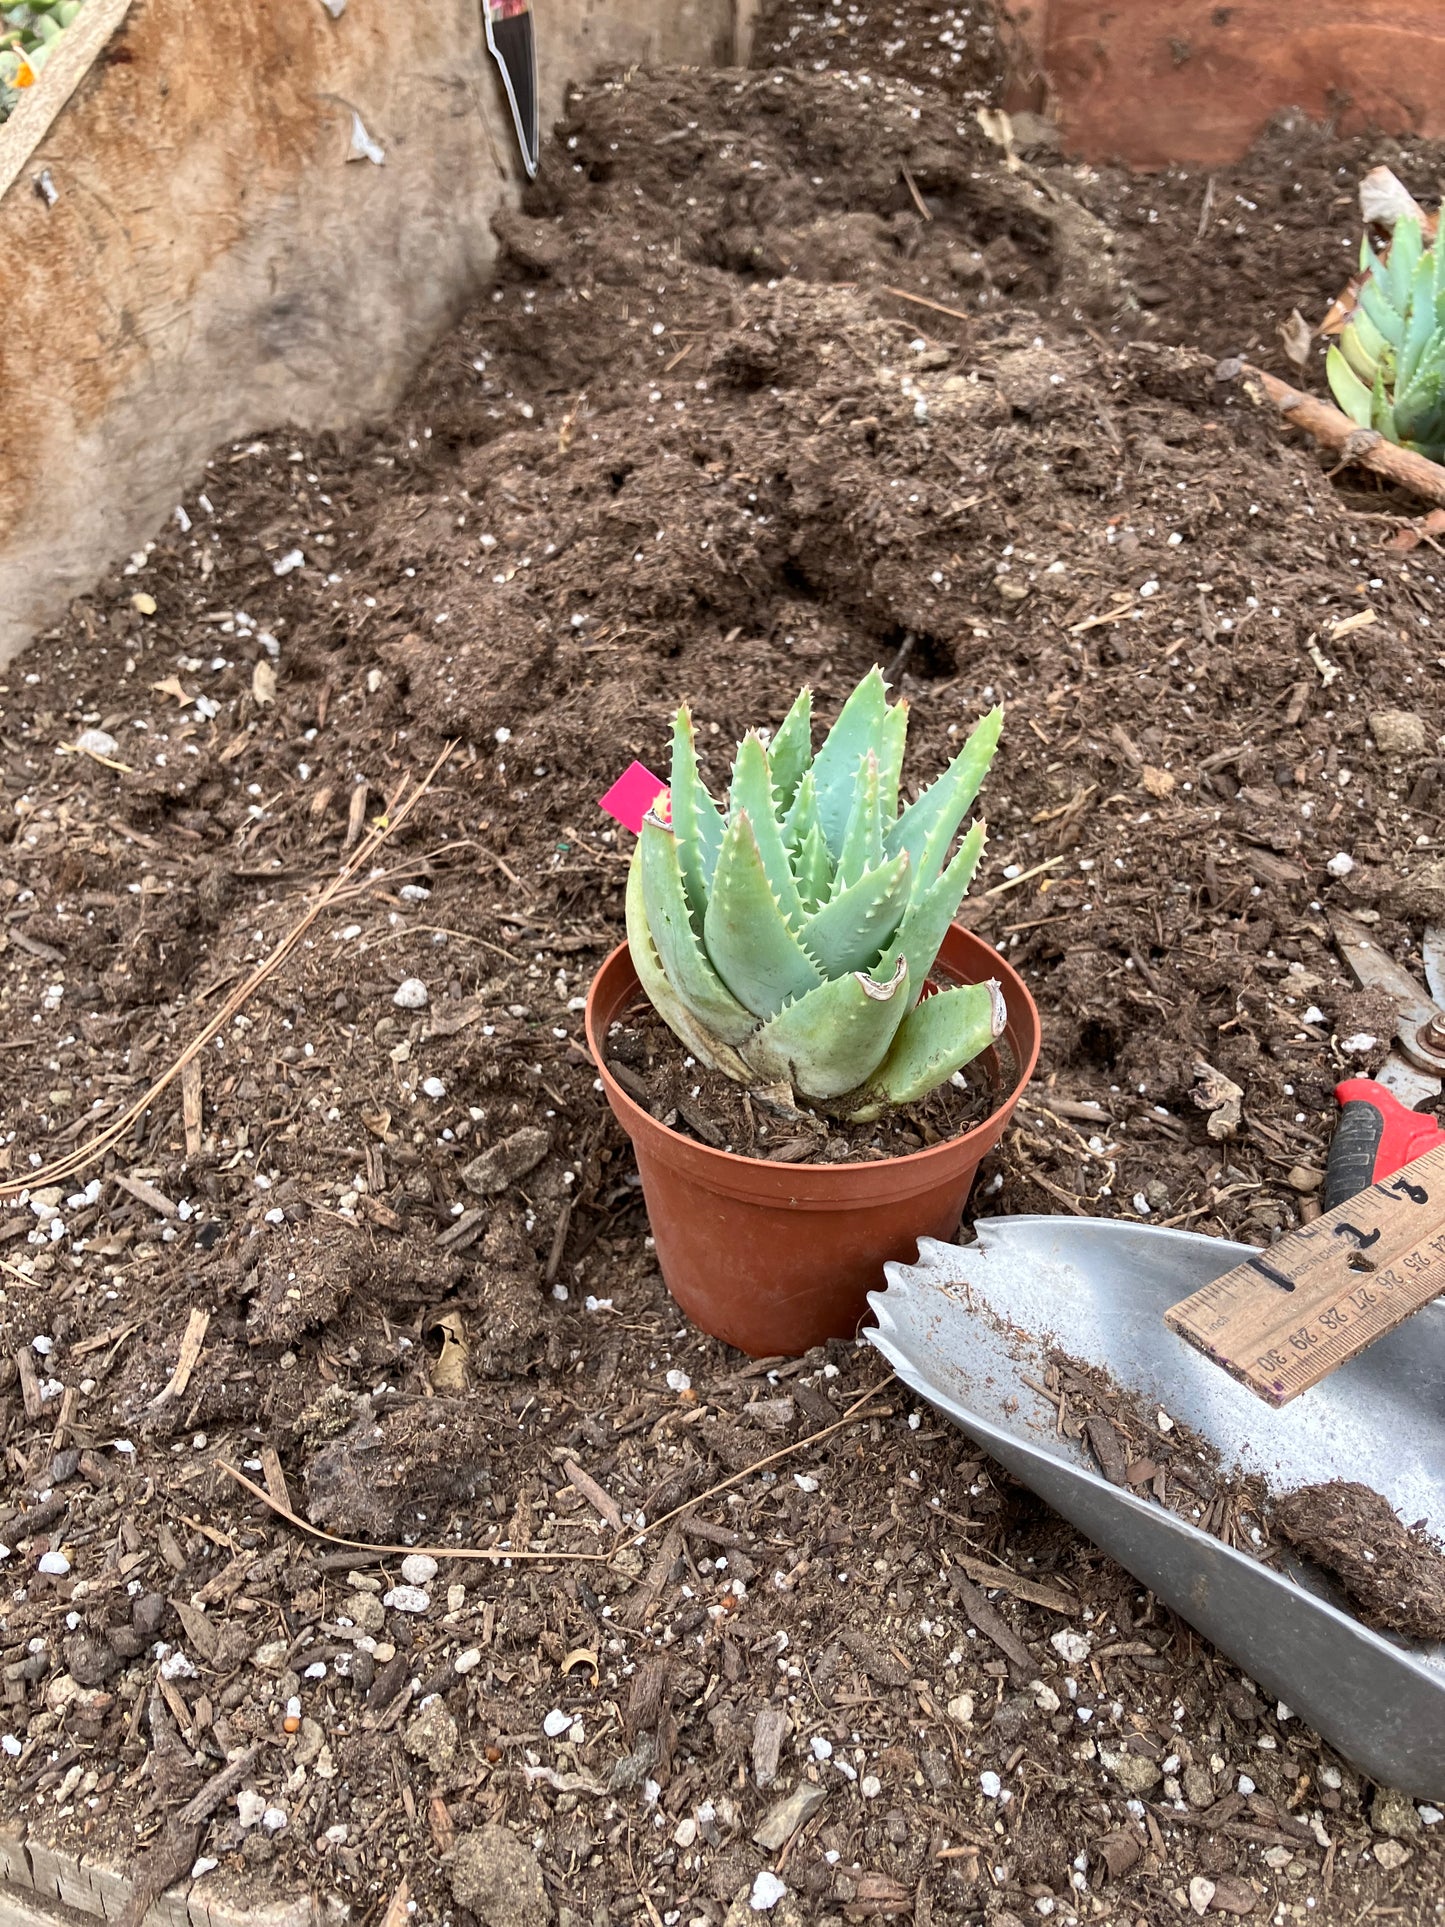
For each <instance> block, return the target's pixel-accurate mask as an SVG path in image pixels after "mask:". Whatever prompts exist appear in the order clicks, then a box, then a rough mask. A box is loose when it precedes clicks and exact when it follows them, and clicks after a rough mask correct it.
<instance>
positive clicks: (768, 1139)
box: [607, 1002, 1018, 1164]
mask: <svg viewBox="0 0 1445 1927" xmlns="http://www.w3.org/2000/svg"><path fill="white" fill-rule="evenodd" d="M607 1068H608V1069H609V1070H610V1071H611V1073H612V1075H613V1076H614V1077H615V1078H616V1079H617V1081H618V1083H619V1084H620V1085H621V1086H622V1088H623V1090H625V1091H626V1092H627V1094H628V1096H629V1097H631V1098H633V1099H634V1100H635V1101H636V1102H637V1103H639V1104H641V1105H642V1107H643V1108H644V1110H646V1111H648V1112H650V1113H651V1115H652V1116H653V1117H655V1118H657V1119H658V1121H659V1122H660V1123H663V1124H666V1125H667V1126H668V1128H669V1129H670V1130H674V1131H681V1132H683V1133H684V1134H685V1135H686V1136H688V1137H691V1138H694V1139H695V1140H696V1141H697V1142H698V1143H699V1144H710V1145H711V1146H712V1147H713V1149H714V1150H719V1151H722V1150H726V1151H736V1152H737V1153H738V1154H739V1155H740V1156H742V1157H748V1158H770V1159H772V1160H774V1161H775V1162H777V1163H780V1164H853V1163H874V1162H876V1161H877V1160H878V1159H880V1158H905V1157H909V1156H911V1155H912V1153H913V1152H915V1151H924V1150H927V1148H928V1147H929V1145H931V1144H943V1143H945V1142H946V1141H947V1140H948V1139H949V1138H955V1137H961V1136H962V1135H963V1133H964V1132H965V1131H971V1130H973V1129H974V1128H975V1127H976V1126H977V1125H980V1124H982V1123H983V1122H984V1120H985V1118H987V1117H988V1115H989V1113H990V1112H991V1111H993V1110H994V1109H995V1108H996V1107H997V1105H998V1104H999V1102H1000V1101H1001V1099H1002V1097H1003V1096H1004V1094H1005V1093H1006V1092H1008V1091H1011V1090H1012V1089H1013V1087H1014V1084H1015V1082H1016V1081H1017V1075H1018V1072H1017V1066H1016V1065H1015V1064H1014V1061H1013V1053H1012V1052H1011V1051H1010V1049H1009V1047H1008V1041H1007V1039H1006V1038H1000V1039H999V1042H998V1043H997V1045H995V1047H994V1049H993V1051H991V1052H986V1053H985V1054H984V1055H983V1056H982V1057H979V1058H976V1059H975V1060H974V1062H973V1063H972V1064H970V1065H968V1066H967V1067H966V1069H965V1070H964V1071H962V1072H961V1073H960V1076H961V1077H962V1079H963V1083H962V1084H961V1085H958V1084H954V1083H951V1082H950V1083H947V1084H942V1085H940V1086H939V1088H938V1089H937V1090H936V1091H930V1092H929V1094H928V1096H927V1097H925V1098H923V1099H921V1100H920V1101H919V1102H918V1103H916V1104H905V1105H903V1106H901V1107H900V1108H899V1109H898V1110H896V1111H890V1112H889V1113H888V1114H887V1115H886V1116H884V1117H881V1118H877V1119H875V1120H874V1121H873V1122H871V1123H867V1124H851V1123H849V1122H848V1121H847V1120H846V1119H844V1118H837V1117H829V1116H827V1115H825V1114H824V1113H823V1112H821V1111H815V1110H810V1109H806V1108H805V1109H803V1110H801V1111H798V1112H796V1113H792V1114H790V1113H787V1112H782V1111H779V1110H778V1109H776V1108H775V1107H771V1106H768V1105H767V1104H766V1103H764V1102H763V1101H761V1100H759V1099H758V1097H757V1096H756V1094H750V1093H749V1092H747V1091H746V1090H745V1089H744V1088H743V1086H742V1085H741V1084H736V1083H734V1082H733V1080H732V1078H730V1077H725V1076H724V1075H723V1073H722V1072H721V1071H716V1070H713V1069H712V1068H711V1067H710V1066H708V1065H706V1064H699V1063H698V1062H697V1061H696V1060H695V1059H694V1058H692V1057H691V1056H690V1055H689V1054H688V1053H687V1052H686V1051H685V1050H684V1049H683V1047H682V1045H681V1044H680V1043H679V1042H678V1040H677V1038H676V1037H674V1036H673V1034H672V1032H671V1031H670V1030H669V1029H668V1027H667V1025H666V1024H664V1023H663V1021H662V1019H661V1018H660V1017H659V1016H658V1015H657V1012H656V1011H655V1010H653V1008H652V1006H651V1005H650V1004H648V1003H645V1002H644V1003H639V1004H635V1005H633V1007H632V1008H631V1009H630V1010H629V1011H627V1012H626V1013H625V1014H624V1016H623V1017H622V1018H621V1019H620V1020H619V1021H618V1022H617V1023H615V1024H614V1025H613V1026H612V1030H611V1034H610V1035H609V1037H608V1039H607Z"/></svg>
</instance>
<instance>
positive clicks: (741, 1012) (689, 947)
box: [632, 814, 755, 1044]
mask: <svg viewBox="0 0 1445 1927" xmlns="http://www.w3.org/2000/svg"><path fill="white" fill-rule="evenodd" d="M632 869H633V870H634V871H636V872H637V873H638V876H639V879H640V887H641V892H642V903H643V907H644V909H645V911H646V913H647V927H648V929H649V930H650V931H651V933H652V940H653V943H654V944H655V946H656V948H657V954H658V956H659V957H660V958H661V960H662V967H663V969H664V970H665V971H666V972H667V976H668V980H669V982H670V983H671V984H672V985H673V986H674V988H675V989H676V991H677V994H678V996H679V997H681V998H682V1000H683V1002H684V1003H685V1004H686V1005H687V1007H688V1009H689V1010H691V1011H693V1012H694V1013H695V1015H696V1016H697V1017H698V1019H699V1021H700V1022H701V1023H702V1024H703V1025H704V1026H705V1028H706V1029H707V1030H709V1031H711V1032H713V1033H714V1034H715V1035H716V1036H718V1037H720V1038H721V1039H722V1040H723V1042H724V1043H727V1044H740V1043H741V1042H742V1041H743V1039H744V1038H745V1037H747V1036H748V1035H749V1033H750V1032H751V1031H752V1030H753V1029H754V1028H755V1025H754V1020H753V1018H752V1017H751V1015H750V1014H749V1013H748V1011H746V1010H745V1009H744V1008H743V1006H742V1005H741V1004H740V1003H739V1002H738V1000H737V998H736V997H734V996H733V995H732V993H731V991H729V989H728V988H727V985H726V984H724V983H723V981H722V979H721V978H720V977H719V976H718V973H717V971H716V970H714V968H713V966H712V963H711V962H710V961H709V958H708V954H707V952H706V951H705V950H704V949H703V947H702V944H701V943H700V942H699V941H698V935H697V932H696V931H695V930H694V929H693V927H692V917H691V915H690V913H689V910H688V903H687V892H686V886H685V885H684V883H683V876H682V865H681V862H680V860H679V851H678V845H677V836H676V833H675V831H673V830H672V829H671V828H670V827H669V825H667V824H666V823H664V822H663V821H662V820H661V818H660V817H658V816H655V815H652V814H649V815H648V816H646V817H644V819H643V823H642V834H641V835H640V836H639V838H638V840H637V850H636V853H635V854H634V856H633V859H632Z"/></svg>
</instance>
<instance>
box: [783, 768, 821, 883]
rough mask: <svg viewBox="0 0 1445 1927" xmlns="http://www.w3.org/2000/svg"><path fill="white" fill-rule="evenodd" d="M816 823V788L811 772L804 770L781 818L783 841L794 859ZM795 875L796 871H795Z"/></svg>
mask: <svg viewBox="0 0 1445 1927" xmlns="http://www.w3.org/2000/svg"><path fill="white" fill-rule="evenodd" d="M817 821H818V786H817V784H816V783H815V782H814V781H813V772H812V771H811V770H805V771H804V772H803V779H802V781H801V782H800V783H799V784H798V788H797V792H796V794H795V795H794V797H793V800H792V802H791V803H790V804H789V805H788V813H787V815H786V816H785V817H784V818H783V841H784V843H786V844H787V846H788V848H789V850H791V851H792V853H793V855H794V856H795V857H796V856H797V853H798V851H799V850H801V849H802V847H803V845H804V844H805V843H806V842H807V840H808V832H809V830H811V829H812V828H813V826H814V824H816V823H817ZM795 874H796V870H795Z"/></svg>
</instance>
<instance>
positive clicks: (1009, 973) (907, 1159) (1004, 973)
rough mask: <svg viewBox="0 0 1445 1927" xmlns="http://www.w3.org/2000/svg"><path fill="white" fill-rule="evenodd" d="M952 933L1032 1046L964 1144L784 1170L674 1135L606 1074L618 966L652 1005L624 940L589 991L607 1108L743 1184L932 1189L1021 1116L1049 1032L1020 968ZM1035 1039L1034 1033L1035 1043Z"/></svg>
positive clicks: (591, 1039) (973, 937) (588, 1022)
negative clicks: (831, 1181)
mask: <svg viewBox="0 0 1445 1927" xmlns="http://www.w3.org/2000/svg"><path fill="white" fill-rule="evenodd" d="M949 933H950V935H953V934H956V935H958V936H960V937H963V938H964V939H965V940H966V941H967V942H968V943H970V944H977V945H978V946H979V948H980V949H982V950H985V951H987V953H988V955H989V957H990V959H991V961H992V964H993V966H994V969H995V971H996V974H997V976H998V977H999V979H1000V982H1001V986H1002V989H1003V993H1004V1003H1005V1006H1006V1008H1007V1010H1008V1021H1007V1023H1006V1025H1005V1030H1004V1034H1005V1035H1006V1036H1007V1035H1008V1033H1009V1032H1010V1031H1014V1032H1017V1033H1020V1035H1019V1038H1018V1041H1019V1042H1020V1043H1022V1044H1024V1046H1025V1048H1024V1050H1022V1051H1021V1052H1020V1051H1018V1050H1016V1051H1015V1056H1016V1057H1017V1059H1018V1063H1019V1073H1018V1077H1017V1079H1016V1081H1015V1082H1014V1084H1013V1086H1012V1087H1011V1088H1010V1089H1009V1090H1008V1091H1007V1092H1005V1093H1003V1094H1002V1095H1001V1096H1000V1097H999V1098H998V1100H997V1101H996V1102H995V1103H994V1104H993V1105H992V1106H991V1108H990V1110H989V1112H988V1115H987V1116H986V1117H984V1118H982V1119H981V1120H980V1121H979V1122H978V1123H977V1124H975V1125H973V1126H972V1127H971V1128H970V1129H969V1130H967V1131H964V1132H963V1133H962V1134H961V1135H960V1136H958V1137H950V1138H945V1139H944V1140H943V1142H942V1143H941V1144H930V1145H926V1146H925V1147H924V1149H923V1150H921V1151H908V1152H905V1153H904V1154H903V1155H902V1156H900V1157H888V1158H850V1159H844V1160H843V1161H841V1162H839V1163H837V1164H826V1165H780V1164H778V1163H777V1162H776V1161H775V1160H773V1159H771V1158H752V1157H746V1156H744V1154H743V1153H742V1152H741V1151H727V1150H723V1149H721V1148H719V1147H718V1146H717V1145H713V1144H703V1143H701V1142H700V1141H699V1140H698V1139H697V1138H693V1137H689V1136H687V1135H686V1134H685V1133H684V1132H682V1131H675V1130H674V1129H673V1128H672V1127H671V1125H668V1124H664V1123H663V1122H662V1121H661V1119H659V1118H655V1117H654V1116H653V1115H652V1113H651V1112H650V1111H646V1110H644V1109H643V1108H642V1106H641V1105H640V1104H639V1103H638V1102H637V1101H636V1099H635V1098H632V1097H629V1095H628V1094H627V1092H626V1091H625V1090H623V1088H622V1086H621V1085H620V1084H619V1083H618V1082H617V1080H616V1078H615V1077H613V1075H612V1073H611V1071H610V1070H609V1069H608V1067H607V1056H606V1052H605V1050H604V1049H603V1043H604V1040H603V1039H602V1038H601V1037H599V1036H598V1034H597V1026H596V1021H595V1020H596V1016H597V1001H598V991H599V989H600V987H601V985H602V983H603V982H604V980H605V979H606V978H607V977H608V976H609V975H610V974H611V973H612V972H613V970H614V969H615V968H616V967H617V966H618V965H619V964H620V965H622V966H623V967H625V968H626V969H627V970H628V971H630V972H631V973H632V976H633V979H634V982H635V983H636V990H637V994H638V995H639V996H641V997H646V995H647V993H646V991H644V990H643V988H642V984H641V981H640V980H639V979H638V978H637V969H636V966H635V964H634V963H633V961H632V952H631V949H630V947H629V946H628V944H627V942H626V940H625V939H624V941H623V942H622V943H620V944H618V945H617V947H616V948H615V949H614V950H612V951H610V952H609V953H608V955H607V956H606V957H605V958H604V959H603V961H602V962H601V964H599V965H598V967H597V970H596V972H595V973H594V975H593V978H592V982H591V983H590V984H589V985H588V987H587V1007H586V1010H585V1012H584V1014H583V1015H584V1023H583V1028H584V1031H585V1033H586V1037H587V1049H588V1052H589V1054H590V1056H591V1058H592V1062H593V1065H594V1066H595V1068H596V1070H597V1074H598V1076H599V1077H600V1078H601V1079H602V1081H603V1084H604V1086H605V1088H606V1092H607V1098H608V1101H609V1103H610V1104H611V1106H612V1108H613V1110H614V1112H616V1114H617V1117H618V1120H619V1122H622V1121H624V1120H626V1121H627V1123H628V1124H629V1126H630V1124H631V1123H632V1122H633V1121H635V1122H636V1124H637V1125H638V1127H639V1129H640V1130H641V1131H642V1132H643V1134H644V1135H646V1136H652V1135H653V1134H654V1133H660V1134H661V1135H662V1136H664V1137H667V1138H670V1139H671V1140H672V1141H673V1142H674V1143H675V1144H677V1145H679V1146H682V1147H685V1149H686V1151H687V1153H689V1154H690V1153H697V1154H698V1155H699V1156H700V1157H701V1158H702V1159H703V1160H704V1161H705V1162H707V1163H711V1164H714V1165H715V1166H720V1167H722V1169H733V1170H735V1171H736V1173H737V1177H738V1178H739V1179H740V1180H741V1179H744V1178H745V1177H747V1176H749V1175H751V1174H756V1175H757V1176H758V1177H761V1176H762V1174H763V1173H767V1175H768V1177H769V1178H770V1179H772V1180H774V1181H775V1180H776V1179H777V1178H778V1177H779V1176H780V1174H782V1173H783V1172H788V1171H791V1172H793V1173H795V1174H796V1175H797V1176H798V1177H799V1178H802V1177H804V1175H805V1174H809V1173H812V1174H818V1173H827V1174H830V1175H832V1174H848V1173H853V1172H859V1173H861V1172H867V1173H869V1174H871V1175H874V1176H876V1175H878V1174H881V1173H883V1172H893V1173H896V1174H897V1175H898V1176H899V1177H906V1178H914V1179H916V1180H918V1183H919V1185H920V1186H921V1185H922V1184H925V1183H929V1182H932V1180H933V1178H934V1175H935V1174H934V1171H933V1168H932V1167H933V1166H934V1165H935V1164H941V1163H944V1162H947V1161H949V1160H951V1159H955V1158H957V1156H958V1153H959V1152H960V1150H963V1149H966V1148H967V1147H969V1146H970V1145H972V1144H973V1143H974V1141H975V1140H979V1139H982V1138H983V1137H984V1136H985V1135H986V1134H988V1133H989V1132H993V1131H994V1130H995V1126H996V1125H997V1124H998V1120H999V1117H1000V1114H1002V1115H1003V1116H1004V1117H1005V1120H1006V1119H1007V1117H1008V1115H1010V1114H1011V1113H1012V1112H1013V1111H1014V1110H1015V1109H1016V1108H1017V1106H1018V1103H1019V1100H1020V1099H1021V1098H1022V1096H1023V1094H1024V1091H1025V1090H1026V1089H1027V1088H1028V1084H1029V1081H1030V1079H1031V1078H1032V1077H1033V1074H1034V1069H1035V1067H1036V1065H1037V1064H1038V1060H1039V1051H1040V1049H1041V1047H1042V1044H1043V1025H1042V1021H1041V1019H1040V1017H1039V1011H1038V1006H1037V1005H1036V1004H1035V1002H1034V999H1033V994H1032V992H1031V991H1030V990H1029V987H1028V985H1027V984H1026V983H1025V982H1024V980H1023V978H1022V977H1021V976H1020V975H1019V973H1018V971H1017V970H1015V969H1014V967H1013V965H1012V964H1011V963H1009V961H1008V960H1007V958H1005V957H1004V956H1003V955H1002V954H1001V953H1000V952H999V951H997V950H995V949H994V947H993V945H992V944H991V943H989V942H988V941H987V940H986V939H985V938H983V937H980V936H978V935H977V934H976V933H975V932H974V931H972V930H969V929H967V928H966V927H965V926H964V925H963V924H961V923H952V924H950V925H949ZM946 941H947V939H946V938H945V942H946ZM941 954H942V952H941V950H940V955H941ZM955 981H956V982H969V981H981V980H980V979H968V978H958V979H955ZM1030 1033H1032V1037H1031V1040H1030ZM628 1135H629V1136H632V1135H633V1132H632V1130H631V1129H630V1128H629V1129H628ZM996 1137H997V1133H995V1141H996ZM991 1148H992V1146H991V1145H990V1146H984V1145H983V1144H980V1145H979V1156H980V1157H982V1156H983V1155H984V1152H985V1150H986V1149H991ZM910 1188H912V1187H910ZM799 1202H801V1200H799Z"/></svg>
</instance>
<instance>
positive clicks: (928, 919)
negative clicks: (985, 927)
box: [878, 823, 988, 1003]
mask: <svg viewBox="0 0 1445 1927" xmlns="http://www.w3.org/2000/svg"><path fill="white" fill-rule="evenodd" d="M987 840H988V828H987V825H986V824H983V823H975V824H974V825H973V826H972V828H971V829H970V830H969V832H968V835H967V836H966V837H965V838H964V839H963V841H962V843H960V844H959V846H958V852H957V854H956V855H955V857H954V859H953V861H952V863H950V864H949V866H948V868H947V869H946V870H945V871H944V873H943V875H942V876H941V877H939V878H938V879H937V880H936V881H935V882H934V883H933V884H932V885H931V886H930V887H929V888H928V889H927V890H923V891H920V890H919V889H918V887H917V885H916V884H915V885H914V888H913V894H912V896H911V898H910V899H909V903H908V908H907V909H906V910H905V911H904V913H903V921H902V923H901V924H900V925H899V926H898V934H897V936H896V937H895V938H894V939H893V941H892V943H891V944H890V945H889V947H888V949H887V950H885V951H884V953H883V956H882V958H881V959H880V961H879V964H878V968H879V969H880V970H883V971H888V970H891V969H892V968H893V966H894V965H895V964H896V963H897V961H898V959H899V958H900V957H906V958H907V959H908V978H909V982H910V983H911V984H912V985H913V1001H914V1002H915V1003H917V1001H918V999H919V998H920V997H921V996H922V995H923V986H924V984H925V983H927V981H928V973H929V971H930V970H932V968H933V966H934V962H935V961H936V959H937V957H938V953H939V951H940V949H941V948H942V947H943V939H944V938H945V937H946V936H947V935H948V926H949V925H950V924H951V923H952V922H953V919H954V918H955V917H956V916H957V915H958V906H959V905H960V904H961V903H962V902H963V899H964V896H965V895H966V894H967V891H968V886H969V884H970V883H971V882H972V881H973V875H974V872H975V870H977V868H978V865H979V859H980V857H982V855H983V849H984V844H985V843H986V842H987Z"/></svg>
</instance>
